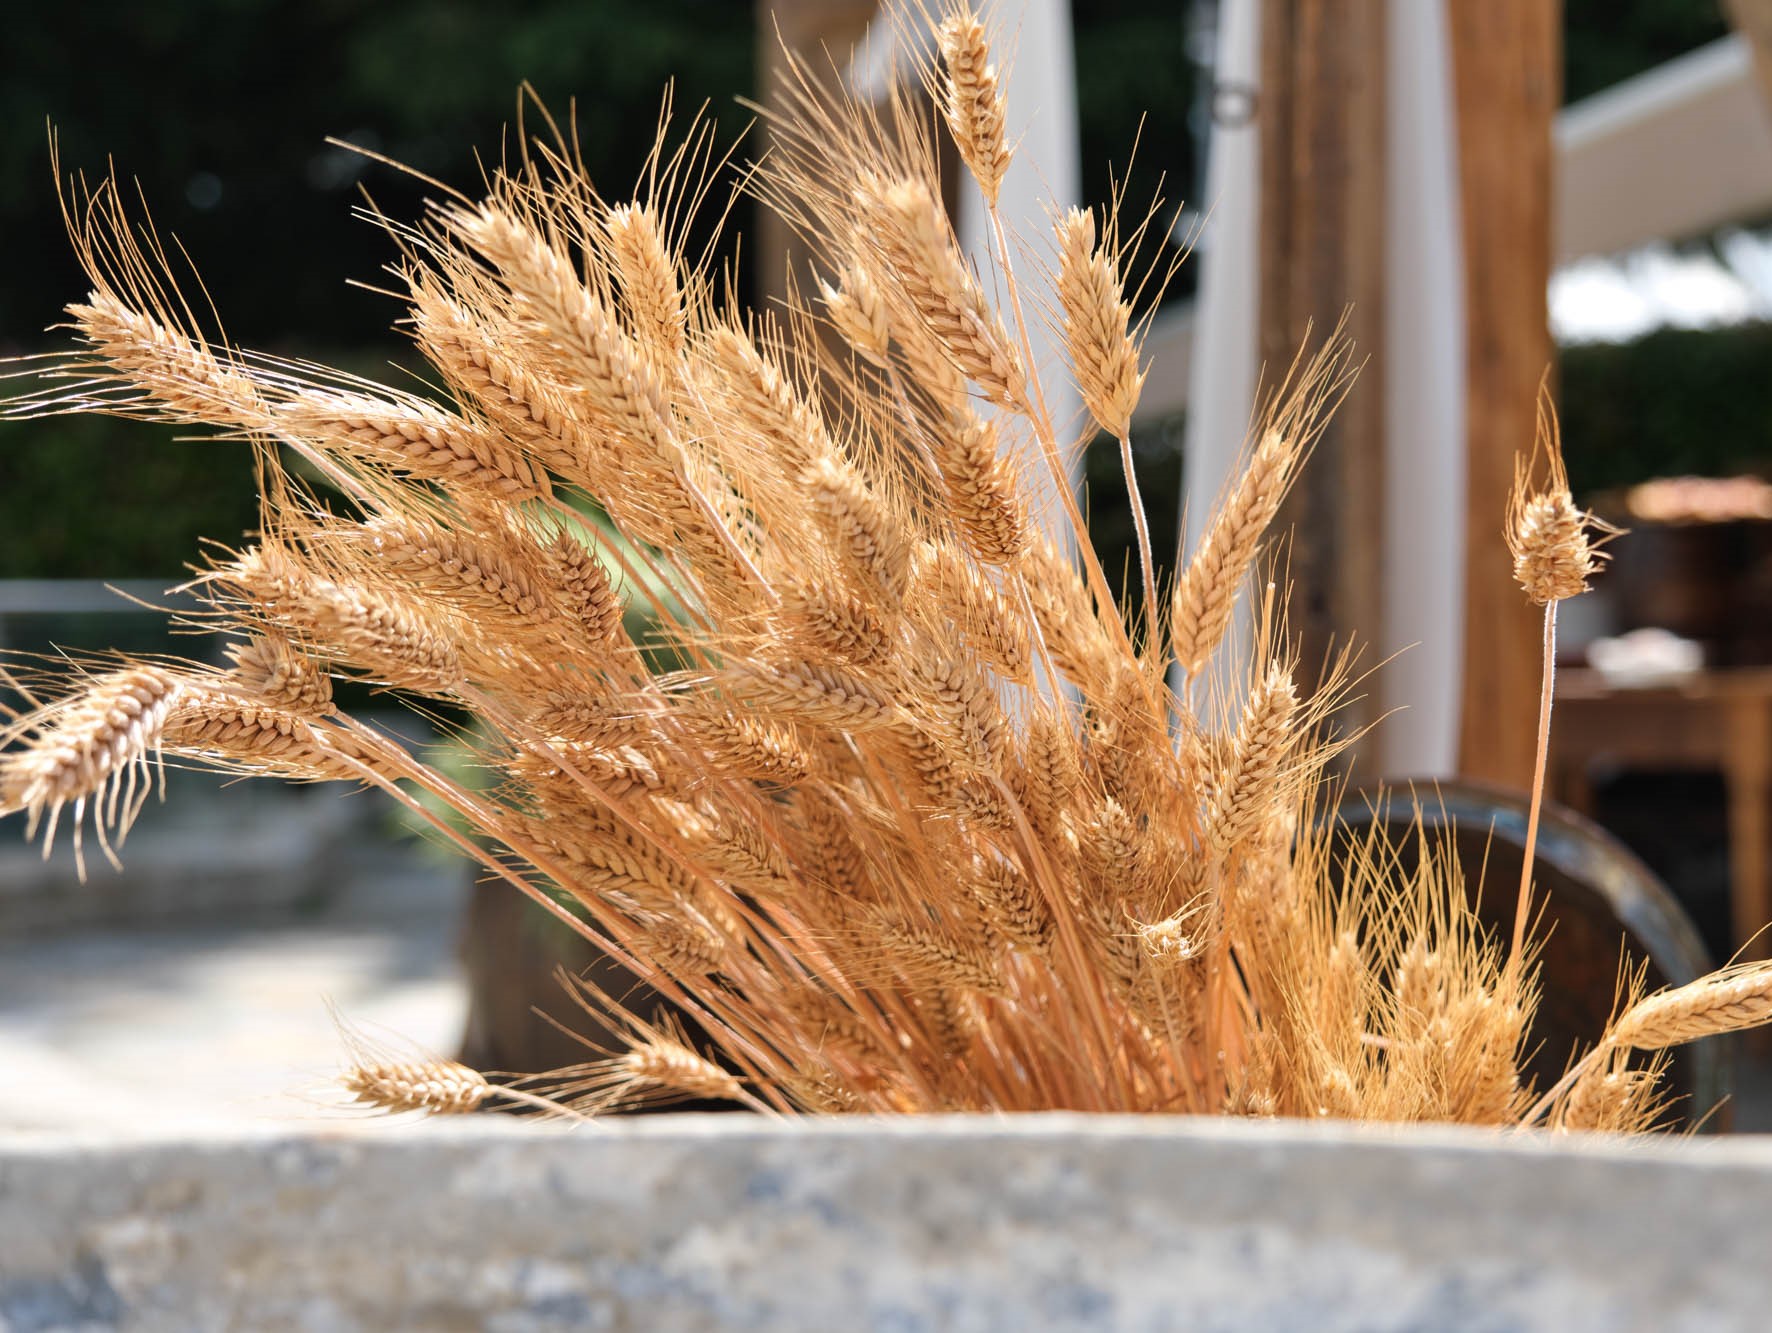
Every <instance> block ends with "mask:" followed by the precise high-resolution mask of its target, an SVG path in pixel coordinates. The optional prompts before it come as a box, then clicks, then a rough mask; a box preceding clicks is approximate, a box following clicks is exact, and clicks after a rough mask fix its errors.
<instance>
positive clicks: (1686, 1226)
mask: <svg viewBox="0 0 1772 1333" xmlns="http://www.w3.org/2000/svg"><path fill="white" fill-rule="evenodd" d="M1769 1185H1772V1138H1753V1137H1747V1136H1743V1137H1740V1138H1735V1139H1706V1140H1644V1139H1636V1140H1622V1139H1617V1138H1608V1137H1605V1136H1567V1137H1564V1136H1558V1137H1551V1136H1548V1135H1541V1134H1497V1133H1493V1132H1487V1131H1481V1130H1471V1129H1464V1128H1458V1127H1441V1126H1367V1125H1347V1124H1337V1123H1331V1122H1308V1123H1307V1122H1300V1121H1264V1122H1249V1121H1238V1120H1230V1119H1223V1118H1210V1117H1203V1118H1180V1117H1177V1118H1173V1119H1169V1118H1162V1119H1159V1118H1155V1117H1140V1116H1088V1115H1071V1114H1063V1113H1054V1114H1045V1115H1026V1116H934V1117H922V1118H905V1117H892V1118H881V1119H864V1118H833V1119H825V1120H807V1121H792V1122H789V1121H769V1120H764V1119H762V1118H759V1117H750V1116H666V1117H655V1118H650V1119H642V1120H631V1121H623V1122H615V1123H611V1124H608V1125H605V1126H599V1127H594V1128H578V1129H573V1128H558V1127H548V1126H537V1125H527V1124H521V1123H513V1122H508V1121H499V1120H496V1119H493V1118H490V1117H488V1118H486V1123H480V1122H479V1119H478V1118H476V1120H475V1121H472V1122H470V1121H461V1122H454V1123H446V1124H445V1123H436V1122H433V1123H432V1124H429V1125H426V1126H425V1127H424V1128H423V1131H422V1132H418V1133H411V1132H407V1131H405V1130H404V1129H402V1128H401V1127H399V1126H397V1125H388V1124H369V1125H365V1124H361V1123H351V1124H347V1125H330V1124H319V1125H317V1126H316V1127H315V1128H313V1129H311V1130H303V1131H301V1132H297V1133H291V1132H289V1130H288V1129H287V1128H283V1127H248V1128H244V1129H241V1130H239V1131H229V1132H226V1133H218V1134H204V1135H202V1136H201V1137H193V1136H180V1135H166V1134H156V1133H153V1132H151V1131H150V1132H144V1133H143V1134H142V1135H141V1136H139V1137H137V1138H132V1139H129V1140H124V1141H119V1140H116V1139H112V1138H104V1139H101V1138H97V1137H94V1136H90V1135H60V1134H42V1135H30V1136H13V1137H11V1138H9V1139H0V1328H6V1327H8V1323H7V1321H8V1318H9V1317H10V1318H11V1320H12V1322H13V1324H14V1325H16V1326H17V1327H20V1328H26V1327H43V1328H48V1327H60V1326H63V1325H67V1326H75V1327H81V1326H84V1327H89V1328H92V1329H107V1328H118V1329H148V1330H158V1329H162V1328H165V1329H174V1328H179V1329H206V1328H209V1327H215V1328H223V1327H253V1328H261V1327H262V1328H290V1329H296V1328H300V1329H309V1328H312V1329H335V1328H336V1329H344V1330H354V1329H359V1328H362V1329H369V1328H379V1327H394V1326H400V1327H432V1326H435V1327H456V1326H476V1327H490V1328H499V1329H511V1330H517V1329H531V1328H533V1329H554V1328H560V1329H574V1328H592V1327H599V1328H613V1329H625V1328H686V1329H702V1328H708V1329H714V1328H721V1329H724V1328H746V1329H752V1328H754V1329H778V1328H779V1329H796V1328H808V1329H811V1328H838V1327H842V1328H848V1327H882V1328H898V1329H924V1328H927V1329H947V1328H955V1329H979V1330H988V1329H997V1328H1004V1329H1010V1328H1016V1329H1019V1328H1045V1327H1088V1328H1108V1329H1117V1328H1128V1329H1140V1330H1146V1329H1148V1330H1158V1329H1168V1328H1221V1327H1222V1328H1227V1329H1228V1328H1255V1329H1261V1328H1293V1327H1311V1328H1350V1329H1351V1328H1390V1327H1395V1328H1424V1327H1431V1328H1451V1329H1458V1328H1471V1329H1477V1328H1498V1327H1506V1328H1525V1329H1536V1328H1546V1329H1549V1328H1556V1329H1585V1328H1592V1329H1602V1328H1603V1329H1612V1328H1638V1327H1640V1328H1657V1329H1660V1328H1682V1327H1694V1328H1697V1327H1704V1328H1732V1327H1758V1326H1762V1324H1761V1322H1760V1321H1763V1317H1764V1316H1763V1311H1764V1310H1765V1309H1766V1308H1768V1306H1769V1305H1772V1265H1768V1264H1766V1262H1765V1260H1764V1256H1765V1254H1766V1253H1768V1249H1769V1246H1772V1205H1769V1204H1767V1202H1766V1200H1768V1199H1769V1198H1772V1191H1769V1190H1768V1186H1769ZM21 1293H22V1294H21ZM223 1297H226V1300H225V1301H223V1300H222V1298H223ZM211 1298H214V1302H217V1303H215V1304H214V1305H213V1308H214V1309H215V1310H220V1309H223V1308H224V1306H225V1312H226V1318H223V1317H222V1316H221V1315H214V1317H211V1314H212V1310H211V1308H210V1306H206V1305H205V1301H206V1300H210V1299H211ZM9 1300H10V1301H11V1302H12V1303H13V1304H12V1307H9V1306H8V1301H9ZM58 1300H59V1301H61V1302H62V1305H61V1306H57V1305H56V1304H55V1303H56V1301H58ZM32 1301H36V1302H37V1304H36V1305H34V1306H33V1305H30V1302H32ZM21 1302H23V1304H21ZM83 1302H84V1303H83ZM242 1302H245V1304H244V1305H242ZM27 1307H29V1308H27ZM20 1310H24V1311H25V1313H26V1314H27V1315H30V1314H31V1311H33V1310H34V1311H36V1314H35V1315H31V1317H32V1318H35V1319H36V1320H37V1322H36V1323H31V1322H29V1320H28V1319H27V1318H25V1317H23V1316H21V1315H20V1313H19V1311H20ZM46 1311H47V1314H45V1313H44V1312H46ZM49 1315H59V1316H60V1317H61V1318H62V1323H61V1324H58V1323H55V1322H53V1321H52V1320H50V1319H49V1318H48V1316H49ZM76 1317H77V1318H76ZM229 1320H232V1321H233V1322H232V1323H230V1322H228V1321H229ZM463 1321H467V1322H465V1323H464V1322H463Z"/></svg>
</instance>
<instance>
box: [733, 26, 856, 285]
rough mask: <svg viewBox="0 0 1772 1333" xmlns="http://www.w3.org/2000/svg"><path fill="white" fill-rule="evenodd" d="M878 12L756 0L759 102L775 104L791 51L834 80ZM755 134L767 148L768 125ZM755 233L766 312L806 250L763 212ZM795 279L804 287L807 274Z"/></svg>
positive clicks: (780, 223)
mask: <svg viewBox="0 0 1772 1333" xmlns="http://www.w3.org/2000/svg"><path fill="white" fill-rule="evenodd" d="M877 9H878V3H877V0H757V86H758V89H759V92H760V96H759V97H758V99H757V100H758V101H760V102H761V103H762V104H763V105H764V106H766V107H771V108H775V107H777V106H778V105H779V98H780V96H781V93H782V89H783V80H784V79H785V78H786V71H787V57H786V53H787V52H789V51H792V52H793V53H794V54H795V55H796V56H798V57H799V58H800V59H801V60H804V61H805V62H806V63H807V65H808V67H809V68H810V69H811V71H812V73H813V74H814V75H815V76H817V77H819V78H823V79H831V80H834V79H835V77H836V74H837V72H838V71H840V70H842V69H843V68H844V66H845V63H846V62H847V61H848V59H849V54H850V51H851V50H852V49H853V48H854V47H855V45H856V44H857V43H858V42H860V41H861V39H862V37H863V36H864V35H865V34H866V33H867V30H868V22H869V20H871V19H872V18H873V17H874V15H875V12H876V10H877ZM758 134H759V136H760V139H761V141H762V142H763V144H764V145H765V147H766V146H767V141H768V137H769V126H768V122H767V121H765V122H764V123H763V124H762V125H761V126H760V127H759V128H758ZM753 231H754V234H755V237H756V248H755V250H754V252H753V256H754V258H753V262H754V264H755V265H756V268H755V272H756V284H757V291H756V301H757V305H758V307H759V308H762V309H768V308H772V307H773V305H774V303H775V302H777V301H779V300H781V299H782V298H784V297H786V295H787V291H788V272H789V270H790V268H793V267H795V266H796V265H799V264H801V263H802V262H803V261H804V259H805V255H806V250H805V247H804V246H803V245H801V244H800V242H799V239H798V238H797V237H795V236H794V234H793V232H792V231H791V230H790V229H789V227H788V226H787V224H786V223H784V222H783V221H782V220H781V219H780V218H778V217H777V216H776V215H775V214H774V212H772V211H771V210H769V209H767V208H759V209H758V210H757V214H756V221H755V224H754V227H753ZM826 276H828V275H826ZM795 277H796V278H797V279H798V280H799V281H801V282H802V283H804V281H805V278H806V274H805V273H803V272H799V273H796V274H795Z"/></svg>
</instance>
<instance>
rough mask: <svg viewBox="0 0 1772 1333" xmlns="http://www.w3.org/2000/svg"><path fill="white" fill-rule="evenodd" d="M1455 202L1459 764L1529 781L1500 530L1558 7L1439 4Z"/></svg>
mask: <svg viewBox="0 0 1772 1333" xmlns="http://www.w3.org/2000/svg"><path fill="white" fill-rule="evenodd" d="M1446 14H1447V24H1448V29H1447V31H1448V36H1449V37H1450V39H1451V47H1452V53H1453V56H1452V61H1453V68H1454V78H1455V81H1456V84H1457V108H1458V153H1459V183H1460V188H1461V190H1462V193H1463V219H1464V272H1465V315H1466V345H1467V352H1466V358H1467V360H1466V369H1467V379H1468V384H1467V388H1466V395H1467V396H1466V406H1465V414H1466V420H1467V422H1468V426H1469V436H1468V455H1467V468H1466V477H1467V492H1466V494H1467V499H1466V528H1465V540H1466V556H1465V636H1464V687H1463V701H1462V710H1463V711H1462V716H1461V720H1460V731H1459V737H1460V744H1459V769H1460V771H1461V772H1462V773H1463V774H1464V775H1465V776H1467V777H1472V778H1477V779H1481V780H1483V781H1487V782H1496V783H1501V784H1504V785H1506V786H1509V787H1515V788H1522V787H1527V786H1530V785H1531V781H1532V759H1533V736H1534V730H1535V727H1536V723H1537V699H1538V673H1539V662H1538V658H1539V624H1540V617H1539V612H1538V610H1537V608H1535V607H1533V606H1532V605H1530V604H1529V603H1528V602H1527V600H1526V597H1525V594H1524V593H1522V592H1521V591H1520V589H1519V588H1518V587H1517V586H1516V585H1515V584H1514V581H1513V578H1512V561H1511V560H1510V558H1509V556H1508V553H1507V547H1506V544H1505V541H1504V538H1503V533H1502V523H1503V515H1504V512H1505V510H1506V505H1507V495H1508V490H1509V488H1510V487H1511V485H1512V483H1513V467H1514V457H1515V454H1516V453H1517V452H1519V451H1522V450H1526V451H1529V450H1530V449H1531V448H1532V441H1533V423H1534V414H1535V402H1536V398H1537V394H1538V386H1539V384H1540V382H1541V380H1542V378H1543V376H1544V373H1545V368H1546V367H1547V366H1549V365H1550V364H1551V359H1552V356H1553V349H1552V346H1551V338H1550V330H1549V314H1548V311H1547V309H1546V301H1545V289H1546V285H1547V284H1548V283H1549V281H1550V247H1551V160H1552V155H1551V123H1552V118H1553V117H1554V116H1555V114H1556V110H1557V104H1558V102H1559V100H1560V94H1561V85H1562V79H1561V68H1562V5H1561V3H1560V0H1484V3H1481V4H1477V3H1470V4H1466V3H1458V2H1456V0H1455V2H1454V3H1450V4H1448V5H1447V7H1446Z"/></svg>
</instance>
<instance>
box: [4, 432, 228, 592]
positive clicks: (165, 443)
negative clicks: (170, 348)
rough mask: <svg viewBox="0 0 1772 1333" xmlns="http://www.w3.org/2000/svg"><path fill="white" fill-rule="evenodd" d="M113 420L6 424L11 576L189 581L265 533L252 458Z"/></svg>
mask: <svg viewBox="0 0 1772 1333" xmlns="http://www.w3.org/2000/svg"><path fill="white" fill-rule="evenodd" d="M178 433H179V432H178V431H176V430H174V429H173V428H172V427H169V426H155V425H148V424H144V423H142V422H135V421H117V420H113V419H111V418H106V417H65V418H55V419H48V420H42V421H28V422H9V423H5V424H0V577H5V578H144V577H146V578H153V577H159V576H162V575H173V574H177V573H178V572H179V571H180V570H181V569H182V568H183V567H184V566H185V565H186V564H187V563H190V562H193V561H194V560H195V559H196V557H197V555H198V541H199V539H200V538H203V537H210V538H214V539H217V540H220V541H226V542H228V543H230V544H235V543H238V541H239V539H240V536H241V534H242V533H243V532H246V531H247V530H249V529H252V528H254V527H256V526H257V514H258V510H257V506H256V504H255V501H254V490H253V481H252V451H251V450H250V449H249V448H248V447H246V446H245V445H243V444H238V443H233V442H228V441H220V440H217V441H207V440H188V441H179V440H175V438H174V437H175V436H176V435H178Z"/></svg>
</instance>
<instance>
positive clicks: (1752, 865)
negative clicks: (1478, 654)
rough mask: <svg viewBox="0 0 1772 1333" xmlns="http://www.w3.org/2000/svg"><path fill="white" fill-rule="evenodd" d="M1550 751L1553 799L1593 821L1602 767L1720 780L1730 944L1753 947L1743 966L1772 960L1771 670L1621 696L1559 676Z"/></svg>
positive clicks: (1581, 675) (1597, 682)
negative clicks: (1767, 930) (1771, 925)
mask: <svg viewBox="0 0 1772 1333" xmlns="http://www.w3.org/2000/svg"><path fill="white" fill-rule="evenodd" d="M1550 750H1551V752H1550V768H1551V773H1550V784H1551V790H1552V793H1553V794H1554V795H1556V796H1557V798H1558V799H1560V800H1561V801H1563V803H1564V804H1566V805H1569V806H1572V807H1573V808H1574V809H1576V810H1579V811H1581V812H1582V813H1583V814H1587V815H1591V814H1592V813H1593V791H1592V787H1591V785H1590V780H1589V774H1590V773H1591V771H1592V768H1593V766H1594V765H1595V764H1596V763H1600V762H1608V763H1613V764H1617V765H1619V766H1621V767H1626V768H1641V769H1661V770H1670V769H1671V770H1680V769H1703V770H1709V771H1714V772H1720V773H1721V774H1722V775H1723V782H1724V785H1725V787H1726V789H1727V791H1728V800H1729V872H1730V894H1729V910H1730V920H1731V923H1732V927H1733V936H1734V939H1733V942H1734V944H1735V946H1736V947H1737V948H1742V946H1744V945H1746V944H1747V943H1748V942H1749V941H1750V940H1752V941H1753V947H1752V948H1749V949H1744V950H1743V957H1765V956H1766V955H1767V940H1766V937H1765V936H1764V935H1761V934H1760V931H1761V930H1762V928H1763V927H1765V926H1766V925H1767V923H1768V922H1769V921H1772V883H1769V882H1768V879H1767V876H1768V872H1769V870H1772V865H1769V864H1768V861H1769V854H1772V809H1769V804H1772V668H1762V667H1752V668H1740V669H1736V670H1728V671H1704V672H1700V673H1699V674H1697V675H1695V676H1692V677H1689V678H1688V679H1686V680H1683V681H1681V682H1680V683H1679V684H1677V685H1668V686H1658V687H1655V688H1651V689H1619V688H1617V687H1614V686H1612V685H1609V684H1607V683H1606V681H1605V679H1604V678H1603V677H1602V676H1601V675H1600V674H1599V673H1598V672H1597V671H1591V670H1567V671H1560V672H1558V673H1557V696H1556V711H1555V714H1554V715H1553V716H1552V718H1551V747H1550ZM1756 937H1757V938H1756Z"/></svg>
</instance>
